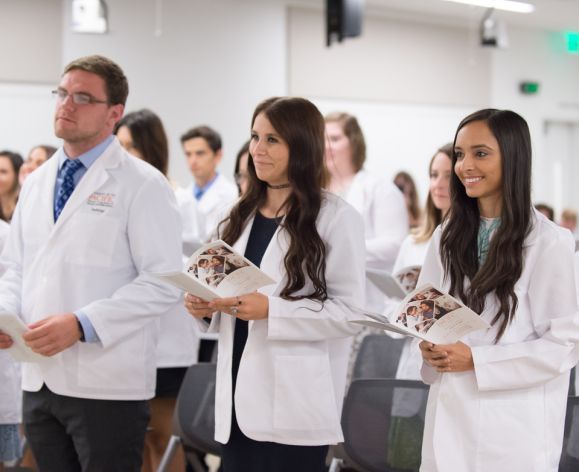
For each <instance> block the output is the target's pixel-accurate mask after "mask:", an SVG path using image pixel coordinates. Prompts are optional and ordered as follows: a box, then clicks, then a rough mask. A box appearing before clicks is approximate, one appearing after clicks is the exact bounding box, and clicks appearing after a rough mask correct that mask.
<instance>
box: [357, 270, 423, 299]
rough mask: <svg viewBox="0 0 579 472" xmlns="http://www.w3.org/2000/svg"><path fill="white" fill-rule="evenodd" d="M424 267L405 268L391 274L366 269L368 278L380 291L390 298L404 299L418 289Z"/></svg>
mask: <svg viewBox="0 0 579 472" xmlns="http://www.w3.org/2000/svg"><path fill="white" fill-rule="evenodd" d="M420 269H422V266H419V265H413V266H408V267H403V268H402V269H400V270H399V271H397V272H395V273H394V274H391V273H390V272H387V271H385V270H380V269H366V277H367V278H368V280H369V281H370V282H372V284H373V285H375V286H376V287H377V288H378V290H380V291H381V292H382V293H383V294H384V295H386V296H388V297H390V298H398V299H403V298H404V297H405V296H406V295H407V294H409V293H410V292H412V290H414V289H415V288H416V282H418V276H419V275H420Z"/></svg>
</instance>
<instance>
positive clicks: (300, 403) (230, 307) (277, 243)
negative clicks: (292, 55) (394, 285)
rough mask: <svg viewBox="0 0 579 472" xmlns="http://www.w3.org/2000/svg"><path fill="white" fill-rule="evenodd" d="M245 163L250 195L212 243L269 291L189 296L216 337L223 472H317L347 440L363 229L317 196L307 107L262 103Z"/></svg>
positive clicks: (350, 212)
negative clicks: (261, 275) (246, 263)
mask: <svg viewBox="0 0 579 472" xmlns="http://www.w3.org/2000/svg"><path fill="white" fill-rule="evenodd" d="M250 154H251V157H252V158H251V159H250V160H249V166H248V173H249V187H248V190H247V192H246V193H245V194H244V195H243V196H242V197H241V199H240V200H239V202H238V203H237V205H236V206H235V207H234V208H233V210H232V211H231V214H230V215H229V218H227V219H226V220H225V221H224V222H223V223H222V224H221V225H220V231H219V233H220V236H221V239H223V240H224V241H225V242H227V243H228V244H230V245H232V246H233V247H234V249H236V251H238V252H240V253H243V254H245V257H247V258H248V259H249V260H250V261H252V262H253V263H254V264H255V265H257V266H258V267H260V268H261V270H262V271H264V272H265V273H267V274H268V275H269V276H270V277H272V278H273V279H274V280H276V281H277V283H276V284H273V285H269V286H267V287H264V288H262V289H261V290H260V291H258V292H253V293H248V294H245V295H242V296H239V297H233V298H226V299H218V300H214V301H212V302H211V303H207V302H205V301H203V300H201V299H199V298H196V297H193V296H192V295H188V296H187V308H188V309H189V312H190V313H191V314H192V315H193V316H195V317H196V318H198V319H199V320H202V319H203V318H205V317H208V316H210V317H212V320H211V324H210V325H209V326H207V325H206V324H205V325H204V326H205V329H209V330H218V331H219V343H218V349H219V355H218V358H217V384H216V394H215V438H216V439H217V441H219V442H221V443H223V450H222V465H223V470H224V472H236V471H240V472H241V471H243V472H245V471H252V472H295V471H300V472H322V471H324V470H326V468H325V459H326V454H327V450H328V447H327V446H328V445H329V444H335V443H338V442H341V441H343V435H342V431H341V428H340V411H341V405H342V402H343V396H344V390H345V383H346V366H347V362H348V352H349V344H350V342H349V339H348V338H349V337H350V336H351V335H352V334H353V333H354V332H356V330H357V328H355V325H353V324H352V323H348V320H349V319H355V317H356V315H355V314H354V307H355V306H359V305H360V304H361V301H362V298H363V296H364V294H363V287H364V237H363V228H362V219H361V217H360V215H359V214H358V213H357V212H356V211H355V210H354V208H352V207H351V206H350V205H348V204H347V203H345V202H344V201H343V200H342V199H340V198H338V197H336V196H335V195H333V194H331V193H329V192H325V191H324V190H323V186H324V180H325V169H324V119H323V117H322V115H321V114H320V112H319V111H318V109H317V108H316V107H315V106H314V105H313V104H312V103H311V102H309V101H307V100H305V99H301V98H271V99H268V100H265V101H264V102H262V103H260V104H259V105H258V106H257V108H256V109H255V112H254V114H253V118H252V122H251V142H250ZM217 311H218V313H216V312H217ZM200 323H201V324H204V322H202V321H200Z"/></svg>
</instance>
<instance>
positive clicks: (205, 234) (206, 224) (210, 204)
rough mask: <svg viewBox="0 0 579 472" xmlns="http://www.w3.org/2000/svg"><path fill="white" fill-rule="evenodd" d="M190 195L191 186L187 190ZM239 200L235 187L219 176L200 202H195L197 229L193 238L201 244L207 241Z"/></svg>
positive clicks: (191, 191)
mask: <svg viewBox="0 0 579 472" xmlns="http://www.w3.org/2000/svg"><path fill="white" fill-rule="evenodd" d="M187 190H188V191H189V194H190V195H193V185H190V186H189V188H188V189H187ZM238 198H239V189H238V188H237V186H236V185H235V184H234V183H232V182H230V181H229V180H227V178H225V177H224V176H223V174H219V175H218V176H217V178H216V179H215V182H213V184H212V185H211V187H209V189H208V190H207V191H206V192H205V193H204V194H203V196H202V197H201V199H200V200H198V201H195V199H193V200H194V201H195V203H196V205H195V209H194V211H196V215H195V219H196V220H197V228H196V232H195V233H194V237H195V238H197V240H199V241H200V242H202V243H205V242H207V241H208V240H209V238H210V237H211V235H212V234H213V233H214V232H215V229H216V228H217V225H218V224H219V222H220V221H221V219H222V218H223V215H226V214H227V213H228V211H229V210H230V209H231V207H233V205H234V204H235V202H236V200H237V199H238Z"/></svg>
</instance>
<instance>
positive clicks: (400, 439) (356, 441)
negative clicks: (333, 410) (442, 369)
mask: <svg viewBox="0 0 579 472" xmlns="http://www.w3.org/2000/svg"><path fill="white" fill-rule="evenodd" d="M427 398H428V386H427V385H425V384H423V383H422V382H420V381H418V380H403V379H361V380H354V381H353V382H352V384H351V385H350V389H349V390H348V395H347V396H346V400H345V402H344V408H343V410H342V429H343V431H344V448H345V450H346V453H347V454H348V456H349V457H350V459H351V460H352V461H353V462H354V465H355V466H356V467H358V468H360V469H361V470H363V471H365V472H394V471H414V470H416V471H417V470H418V469H419V467H420V452H421V448H422V433H423V430H424V415H425V411H426V400H427Z"/></svg>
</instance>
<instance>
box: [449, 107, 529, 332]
mask: <svg viewBox="0 0 579 472" xmlns="http://www.w3.org/2000/svg"><path fill="white" fill-rule="evenodd" d="M475 121H482V122H484V123H486V125H487V126H488V128H489V129H490V131H491V133H492V134H493V135H494V137H495V139H496V140H497V142H498V144H499V150H500V154H501V169H502V200H503V204H502V212H501V217H500V218H501V223H500V226H499V227H498V229H497V230H496V233H495V235H494V237H493V238H492V240H491V242H490V245H489V251H488V256H487V258H486V260H485V261H484V263H483V264H482V265H481V266H480V267H479V261H478V253H477V236H478V232H479V226H480V213H479V208H478V204H477V200H476V199H475V198H470V197H468V195H467V194H466V191H465V188H464V186H463V185H462V183H461V182H460V180H459V178H458V176H457V175H456V173H454V172H453V174H452V178H451V181H450V198H451V207H450V217H449V218H448V219H447V222H446V224H445V225H444V226H443V230H442V237H441V245H440V246H441V247H440V250H441V257H442V263H443V266H444V269H445V277H450V282H451V285H450V293H451V294H453V295H458V296H459V297H460V298H461V299H462V300H463V301H464V302H465V303H466V304H467V305H468V306H469V307H470V308H472V309H473V310H474V311H475V312H477V313H481V312H482V311H483V309H484V307H485V296H486V295H488V294H491V293H493V292H494V293H495V295H496V297H497V300H498V302H499V309H498V312H497V313H496V315H495V317H494V319H493V321H492V324H493V325H494V324H495V323H496V322H498V321H499V320H500V321H501V324H500V326H499V331H498V334H497V338H496V340H495V341H498V340H499V339H500V338H501V336H502V335H503V333H504V332H505V329H506V328H507V326H508V325H509V323H510V322H511V321H512V319H513V316H514V314H515V310H516V308H517V304H518V298H517V295H516V294H515V284H516V282H517V280H518V279H519V277H520V276H521V273H522V270H523V249H524V247H523V244H524V241H525V238H526V236H527V234H528V233H529V231H530V230H531V226H532V221H531V215H532V206H531V136H530V133H529V127H528V126H527V122H526V121H525V120H524V119H523V118H522V117H521V116H519V115H518V114H516V113H515V112H512V111H509V110H494V109H485V110H480V111H477V112H475V113H473V114H471V115H469V116H467V117H466V118H464V119H463V120H462V122H461V123H460V125H459V126H458V129H457V131H456V135H455V138H454V145H453V147H456V138H457V135H458V133H459V131H460V130H461V129H462V128H463V127H465V126H466V125H468V124H469V123H472V122H475ZM456 160H457V157H456V153H453V157H452V166H453V168H454V166H455V164H456ZM465 277H466V278H467V279H468V280H469V281H470V285H469V287H468V289H467V288H466V287H465Z"/></svg>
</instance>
